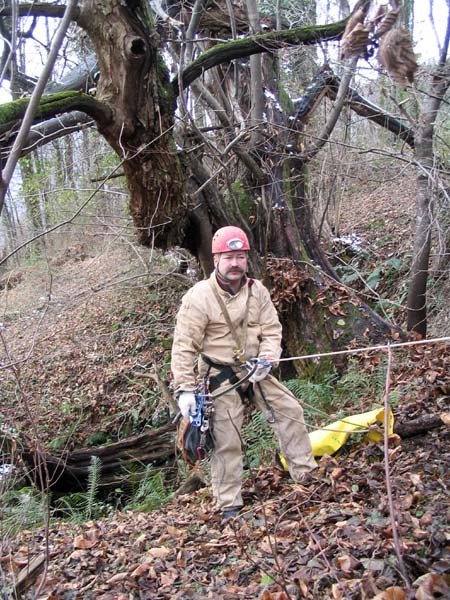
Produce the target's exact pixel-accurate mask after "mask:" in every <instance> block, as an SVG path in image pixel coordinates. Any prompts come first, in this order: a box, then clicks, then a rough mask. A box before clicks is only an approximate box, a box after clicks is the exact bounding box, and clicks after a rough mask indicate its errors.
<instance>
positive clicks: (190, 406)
mask: <svg viewBox="0 0 450 600" xmlns="http://www.w3.org/2000/svg"><path fill="white" fill-rule="evenodd" d="M178 406H179V408H180V412H181V414H182V415H183V417H184V418H185V419H189V417H190V416H193V415H194V414H195V411H196V410H197V401H196V400H195V394H194V392H181V394H180V395H179V396H178Z"/></svg>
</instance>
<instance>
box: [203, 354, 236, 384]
mask: <svg viewBox="0 0 450 600" xmlns="http://www.w3.org/2000/svg"><path fill="white" fill-rule="evenodd" d="M202 360H203V361H204V362H205V363H206V364H207V365H208V367H209V368H208V373H207V375H209V372H210V370H211V369H216V370H217V371H219V373H218V374H217V375H213V376H212V377H210V378H209V391H210V392H211V393H212V392H214V390H217V388H218V387H220V386H221V385H222V383H223V382H224V381H229V382H230V383H231V384H234V383H237V382H238V381H239V377H238V376H237V375H236V373H235V372H234V371H233V369H232V367H230V365H221V364H220V363H216V362H214V361H213V360H211V359H210V358H209V357H208V356H205V355H204V354H202Z"/></svg>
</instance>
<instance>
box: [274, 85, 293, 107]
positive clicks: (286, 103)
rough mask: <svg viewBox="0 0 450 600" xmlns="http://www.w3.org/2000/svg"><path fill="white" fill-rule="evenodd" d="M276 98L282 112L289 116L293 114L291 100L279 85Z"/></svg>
mask: <svg viewBox="0 0 450 600" xmlns="http://www.w3.org/2000/svg"><path fill="white" fill-rule="evenodd" d="M278 96H279V99H280V104H281V106H282V107H283V110H284V111H285V112H287V113H289V114H293V112H294V104H293V102H292V100H291V97H290V96H289V94H288V93H287V91H286V90H285V88H284V86H283V85H282V84H281V83H279V84H278Z"/></svg>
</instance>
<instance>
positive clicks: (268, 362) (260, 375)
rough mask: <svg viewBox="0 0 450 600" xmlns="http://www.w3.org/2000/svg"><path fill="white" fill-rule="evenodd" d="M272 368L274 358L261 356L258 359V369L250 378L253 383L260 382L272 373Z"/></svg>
mask: <svg viewBox="0 0 450 600" xmlns="http://www.w3.org/2000/svg"><path fill="white" fill-rule="evenodd" d="M271 368H272V359H271V358H262V359H261V358H260V359H258V366H257V367H256V371H255V372H254V373H253V375H252V376H251V377H250V378H249V381H250V382H251V383H258V382H259V381H262V380H263V379H264V377H267V375H268V374H269V373H270V369H271Z"/></svg>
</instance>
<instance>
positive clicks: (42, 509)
mask: <svg viewBox="0 0 450 600" xmlns="http://www.w3.org/2000/svg"><path fill="white" fill-rule="evenodd" d="M0 502H1V504H2V515H1V519H0V520H1V526H2V533H3V535H4V536H5V537H10V536H13V535H16V534H17V533H18V532H19V531H22V530H24V529H32V528H34V527H38V526H40V525H42V523H43V522H44V519H45V514H46V512H47V496H46V495H45V494H42V493H40V492H39V491H38V490H36V489H34V488H31V487H24V488H21V489H20V490H9V491H7V492H5V493H3V494H1V496H0Z"/></svg>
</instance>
